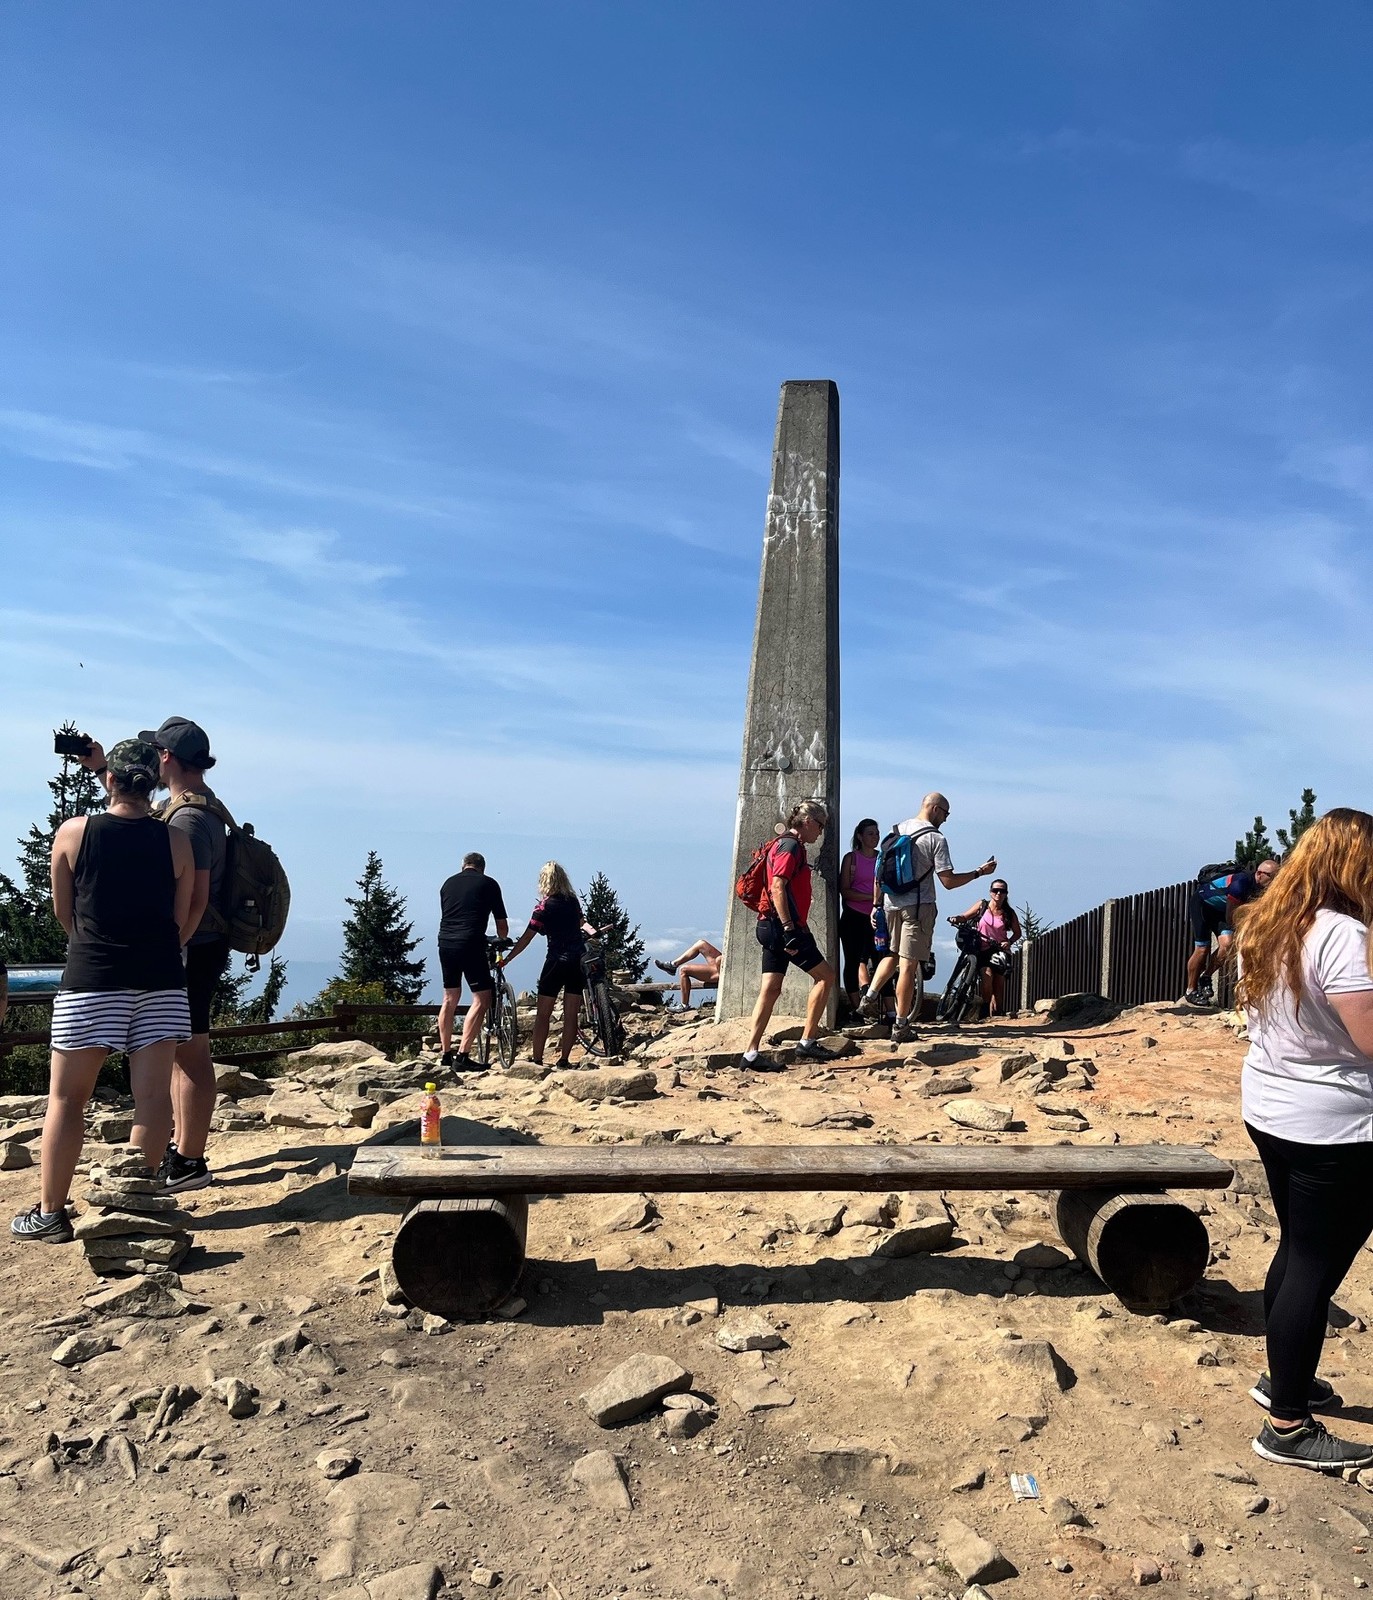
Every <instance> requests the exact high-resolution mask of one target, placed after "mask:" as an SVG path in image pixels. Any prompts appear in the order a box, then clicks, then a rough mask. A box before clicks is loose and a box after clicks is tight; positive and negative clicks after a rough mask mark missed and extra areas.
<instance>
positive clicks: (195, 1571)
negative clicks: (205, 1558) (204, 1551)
mask: <svg viewBox="0 0 1373 1600" xmlns="http://www.w3.org/2000/svg"><path fill="white" fill-rule="evenodd" d="M166 1578H167V1594H168V1600H238V1589H237V1588H236V1587H235V1585H234V1583H233V1580H232V1579H231V1578H229V1577H228V1576H227V1575H226V1574H225V1573H223V1572H217V1571H216V1570H215V1569H214V1568H213V1567H171V1568H169V1569H168V1571H167V1573H166Z"/></svg>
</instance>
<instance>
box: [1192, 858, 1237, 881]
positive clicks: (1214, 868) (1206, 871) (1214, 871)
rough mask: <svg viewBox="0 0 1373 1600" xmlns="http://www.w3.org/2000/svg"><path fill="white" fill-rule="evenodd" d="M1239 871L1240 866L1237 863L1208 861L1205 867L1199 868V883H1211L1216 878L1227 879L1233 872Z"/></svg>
mask: <svg viewBox="0 0 1373 1600" xmlns="http://www.w3.org/2000/svg"><path fill="white" fill-rule="evenodd" d="M1238 871H1239V864H1238V862H1235V861H1208V862H1207V863H1206V865H1205V866H1204V867H1198V868H1197V882H1198V883H1210V882H1211V881H1212V880H1213V879H1214V878H1225V877H1228V876H1229V875H1230V873H1232V872H1238Z"/></svg>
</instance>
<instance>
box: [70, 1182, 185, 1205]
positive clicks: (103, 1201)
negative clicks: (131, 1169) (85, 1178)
mask: <svg viewBox="0 0 1373 1600" xmlns="http://www.w3.org/2000/svg"><path fill="white" fill-rule="evenodd" d="M86 1199H87V1200H88V1201H89V1202H90V1204H91V1205H93V1206H109V1207H112V1208H113V1209H114V1210H116V1211H134V1212H160V1211H176V1210H178V1209H179V1207H178V1206H177V1203H176V1199H175V1197H174V1196H173V1195H169V1194H137V1193H132V1192H129V1193H126V1192H125V1191H124V1190H123V1189H115V1188H110V1189H102V1188H100V1187H98V1186H97V1185H95V1184H92V1186H91V1187H90V1188H89V1189H87V1191H86Z"/></svg>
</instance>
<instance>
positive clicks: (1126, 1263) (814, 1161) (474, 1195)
mask: <svg viewBox="0 0 1373 1600" xmlns="http://www.w3.org/2000/svg"><path fill="white" fill-rule="evenodd" d="M1233 1176H1234V1169H1233V1168H1232V1167H1230V1166H1228V1165H1227V1164H1226V1163H1225V1162H1223V1161H1219V1160H1217V1158H1216V1157H1215V1156H1213V1155H1212V1154H1211V1153H1210V1152H1209V1151H1207V1150H1202V1149H1200V1148H1197V1147H1194V1146H1189V1145H889V1144H882V1145H753V1146H748V1145H743V1146H741V1145H726V1146H719V1145H674V1144H668V1145H627V1144H617V1145H571V1146H569V1145H537V1144H531V1145H461V1146H447V1147H445V1148H444V1149H442V1150H440V1151H438V1152H437V1153H435V1154H433V1155H427V1154H425V1153H424V1152H423V1151H421V1150H419V1149H418V1148H417V1147H416V1146H414V1145H410V1146H396V1145H376V1146H369V1145H364V1146H362V1148H361V1149H359V1151H358V1153H357V1155H356V1156H355V1158H354V1160H353V1166H352V1170H351V1171H350V1172H349V1174H348V1190H349V1193H350V1194H357V1195H379V1196H390V1197H394V1196H404V1197H406V1198H408V1199H411V1200H413V1201H414V1204H413V1205H412V1206H411V1207H410V1209H409V1210H408V1211H407V1212H406V1214H405V1217H404V1218H403V1220H402V1222H401V1225H400V1227H399V1229H398V1230H397V1232H396V1239H395V1244H394V1246H393V1248H392V1265H393V1267H394V1270H395V1274H396V1281H397V1283H398V1284H399V1286H400V1288H401V1290H402V1291H403V1293H404V1294H405V1296H406V1298H407V1299H409V1301H410V1302H411V1304H412V1305H417V1306H420V1307H421V1308H422V1309H424V1310H426V1311H435V1312H437V1313H439V1315H441V1316H447V1317H470V1316H479V1315H483V1314H485V1313H486V1312H487V1311H490V1310H493V1309H494V1308H495V1307H496V1306H498V1305H500V1304H501V1302H502V1301H504V1300H505V1299H507V1298H508V1297H509V1296H510V1294H511V1293H512V1292H513V1291H514V1289H515V1285H516V1284H517V1283H518V1282H519V1278H520V1273H521V1272H522V1271H523V1269H524V1261H525V1239H526V1232H527V1226H528V1200H527V1197H528V1196H529V1195H553V1194H615V1193H633V1194H640V1193H650V1194H651V1193H658V1194H662V1193H671V1192H690V1193H698V1194H699V1193H720V1192H738V1191H752V1192H757V1191H764V1190H783V1191H785V1190H816V1189H841V1190H853V1189H858V1190H880V1191H883V1192H886V1191H890V1190H896V1191H898V1192H901V1191H915V1190H955V1189H957V1190H976V1189H984V1190H987V1189H989V1190H1004V1189H1036V1190H1052V1191H1057V1194H1058V1199H1057V1223H1058V1230H1059V1233H1060V1234H1061V1235H1062V1236H1063V1239H1064V1242H1065V1243H1066V1244H1067V1245H1068V1247H1069V1248H1070V1249H1071V1250H1072V1251H1073V1253H1074V1254H1075V1255H1076V1256H1077V1258H1078V1259H1079V1260H1080V1261H1082V1262H1084V1263H1085V1264H1086V1265H1088V1266H1089V1267H1091V1268H1092V1270H1093V1271H1094V1272H1095V1273H1096V1274H1097V1276H1098V1277H1099V1278H1100V1279H1101V1280H1102V1282H1103V1283H1105V1284H1106V1285H1107V1287H1108V1288H1110V1289H1111V1290H1112V1291H1113V1292H1114V1293H1115V1294H1116V1295H1118V1296H1119V1298H1120V1299H1121V1300H1122V1301H1124V1303H1125V1304H1126V1305H1128V1306H1130V1307H1131V1308H1132V1309H1138V1310H1160V1309H1162V1307H1163V1306H1166V1305H1168V1304H1169V1303H1170V1302H1171V1301H1173V1300H1176V1299H1177V1298H1178V1296H1179V1295H1182V1294H1185V1293H1186V1291H1187V1290H1188V1289H1190V1288H1191V1287H1192V1286H1193V1285H1194V1284H1195V1283H1196V1282H1197V1280H1198V1279H1199V1278H1200V1277H1201V1275H1202V1273H1203V1272H1205V1270H1206V1265H1207V1262H1208V1260H1209V1259H1210V1240H1209V1239H1208V1237H1207V1233H1206V1228H1205V1225H1204V1223H1203V1222H1202V1220H1201V1218H1200V1217H1199V1216H1198V1215H1197V1213H1196V1212H1195V1211H1193V1210H1192V1209H1191V1207H1190V1206H1187V1205H1184V1204H1183V1203H1181V1202H1180V1201H1178V1200H1175V1199H1173V1198H1172V1197H1171V1196H1169V1195H1168V1194H1167V1193H1166V1191H1167V1190H1168V1189H1170V1188H1175V1189H1223V1188H1224V1187H1225V1186H1226V1185H1227V1184H1228V1183H1229V1182H1230V1180H1231V1178H1232V1177H1233Z"/></svg>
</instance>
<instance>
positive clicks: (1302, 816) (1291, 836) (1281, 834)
mask: <svg viewBox="0 0 1373 1600" xmlns="http://www.w3.org/2000/svg"><path fill="white" fill-rule="evenodd" d="M1287 815H1288V818H1289V823H1288V826H1287V827H1285V828H1279V829H1278V842H1279V843H1280V844H1281V845H1282V848H1283V852H1284V854H1285V853H1286V852H1287V851H1288V850H1290V849H1291V848H1292V846H1293V845H1294V844H1296V842H1297V840H1298V839H1300V838H1301V836H1302V834H1304V833H1305V832H1306V830H1307V829H1308V828H1309V827H1310V826H1311V824H1312V823H1313V822H1314V821H1315V820H1316V791H1315V790H1314V789H1303V790H1302V792H1301V810H1300V811H1289V812H1288V813H1287Z"/></svg>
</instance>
